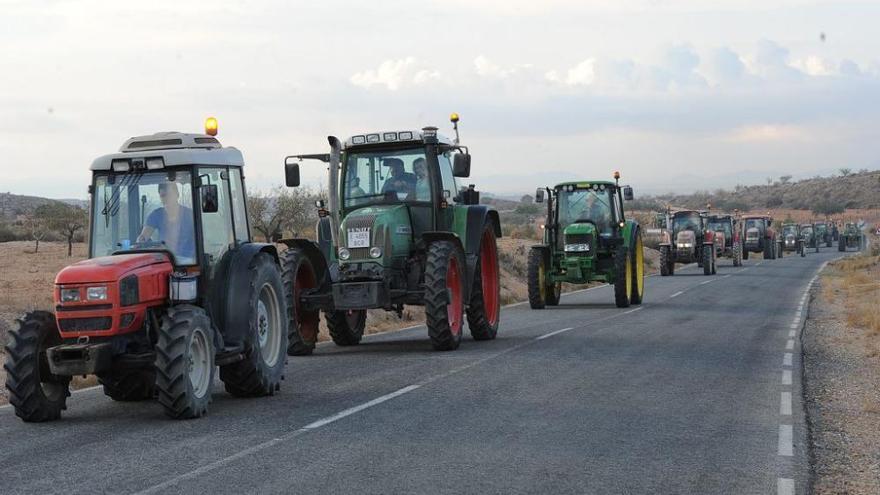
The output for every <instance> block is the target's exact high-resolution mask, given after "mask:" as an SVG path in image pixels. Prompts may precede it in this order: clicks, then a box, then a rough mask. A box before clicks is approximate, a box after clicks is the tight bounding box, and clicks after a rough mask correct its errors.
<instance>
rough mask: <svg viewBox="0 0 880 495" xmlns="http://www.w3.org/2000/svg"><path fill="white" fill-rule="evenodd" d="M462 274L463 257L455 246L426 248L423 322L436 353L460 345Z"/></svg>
mask: <svg viewBox="0 0 880 495" xmlns="http://www.w3.org/2000/svg"><path fill="white" fill-rule="evenodd" d="M465 272H466V270H465V264H464V255H463V254H462V252H461V250H460V249H458V247H457V246H456V245H455V244H453V243H452V242H449V241H436V242H433V243H431V244H430V246H428V259H427V263H426V268H425V319H426V321H427V325H428V335H429V336H430V337H431V343H432V344H433V345H434V349H436V350H438V351H451V350H454V349H457V348H458V346H459V344H461V333H462V325H463V323H464V321H463V319H464V280H465V277H466V274H465Z"/></svg>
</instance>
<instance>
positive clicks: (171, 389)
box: [155, 304, 214, 419]
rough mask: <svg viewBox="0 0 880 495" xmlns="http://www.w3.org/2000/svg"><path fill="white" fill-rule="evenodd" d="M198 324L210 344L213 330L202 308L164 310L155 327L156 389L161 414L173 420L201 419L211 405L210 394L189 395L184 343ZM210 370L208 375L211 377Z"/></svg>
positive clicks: (186, 306)
mask: <svg viewBox="0 0 880 495" xmlns="http://www.w3.org/2000/svg"><path fill="white" fill-rule="evenodd" d="M198 324H201V325H202V326H203V327H204V328H205V331H206V332H207V333H208V335H207V337H208V341H209V342H210V343H213V337H214V336H213V328H212V327H211V322H210V320H209V319H208V315H207V314H206V313H205V311H204V310H203V309H202V308H199V307H196V306H191V305H188V304H181V305H179V306H172V307H170V308H168V309H167V310H166V312H165V314H164V315H162V318H161V321H160V325H159V340H158V342H157V343H156V348H155V349H156V366H155V367H156V389H157V392H158V396H159V404H161V405H162V407H163V409H164V410H165V414H166V415H168V416H169V417H171V418H174V419H189V418H198V417H201V416H204V415H205V414H207V412H208V404H210V402H211V391H210V390H208V393H207V394H205V397H204V398H196V397H193V396H192V394H189V387H188V382H189V373H188V370H187V359H186V353H187V352H188V345H187V339H188V337H189V333H190V332H191V329H192V328H193V327H194V326H197V325H198ZM213 371H214V370H213V367H212V369H211V373H213Z"/></svg>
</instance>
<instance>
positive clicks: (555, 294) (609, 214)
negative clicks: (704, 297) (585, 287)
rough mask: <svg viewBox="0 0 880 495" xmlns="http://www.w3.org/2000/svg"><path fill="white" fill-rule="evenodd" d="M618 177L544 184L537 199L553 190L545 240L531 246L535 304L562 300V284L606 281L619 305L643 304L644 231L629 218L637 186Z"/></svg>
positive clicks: (540, 305) (531, 293)
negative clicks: (627, 207)
mask: <svg viewBox="0 0 880 495" xmlns="http://www.w3.org/2000/svg"><path fill="white" fill-rule="evenodd" d="M619 178H620V174H619V173H618V172H615V173H614V181H613V182H611V181H577V182H564V183H562V184H557V185H556V186H555V187H553V188H540V189H538V190H537V192H536V194H535V202H537V203H542V202H544V196H545V192H546V195H547V221H546V223H545V225H544V240H543V243H542V244H540V245H537V246H532V249H531V250H530V251H529V265H528V271H529V284H528V285H529V305H530V306H531V307H532V309H543V308H544V307H545V306H556V305H558V304H559V298H560V292H561V289H562V283H563V282H566V283H570V284H587V283H590V282H597V281H598V282H606V283H609V284H613V285H614V302H615V304H617V307H619V308H625V307H628V306H629V305H630V304H641V302H642V298H643V297H644V295H645V266H644V254H643V250H642V232H641V228H640V226H639V224H638V223H636V222H635V221H634V220H627V219H626V216H625V215H624V209H623V201H624V200H627V201H629V200H632V198H633V193H632V188H631V187H629V186H620V185H619V184H618V180H619Z"/></svg>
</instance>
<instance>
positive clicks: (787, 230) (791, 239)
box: [780, 222, 806, 257]
mask: <svg viewBox="0 0 880 495" xmlns="http://www.w3.org/2000/svg"><path fill="white" fill-rule="evenodd" d="M780 235H781V236H782V249H783V251H794V252H795V253H797V254H799V255H800V256H801V257H804V256H806V249H804V238H803V237H802V236H801V231H800V227H799V226H798V224H796V223H793V222H786V223H784V224H782V232H781V233H780Z"/></svg>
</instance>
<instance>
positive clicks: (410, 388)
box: [301, 385, 421, 430]
mask: <svg viewBox="0 0 880 495" xmlns="http://www.w3.org/2000/svg"><path fill="white" fill-rule="evenodd" d="M419 387H421V385H409V386H406V387H403V388H402V389H400V390H397V391H394V392H391V393H390V394H386V395H383V396H382V397H377V398H375V399H373V400H371V401H369V402H364V403H363V404H361V405H358V406H354V407H350V408H348V409H346V410H344V411H340V412H338V413H336V414H334V415H333V416H330V417H327V418H324V419H319V420H318V421H315V422H312V423H309V424H307V425H305V426H303V427H302V428H301V429H303V430H314V429H317V428H320V427H322V426H324V425H329V424H330V423H333V422H335V421H339V420H340V419H342V418H345V417H348V416H351V415H352V414H355V413H359V412H361V411H363V410H364V409H369V408H371V407H373V406H376V405H379V404H381V403H383V402H387V401H389V400H391V399H393V398H395V397H400V396H401V395H403V394H408V393H410V392H412V391H413V390H416V389H418V388H419Z"/></svg>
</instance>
